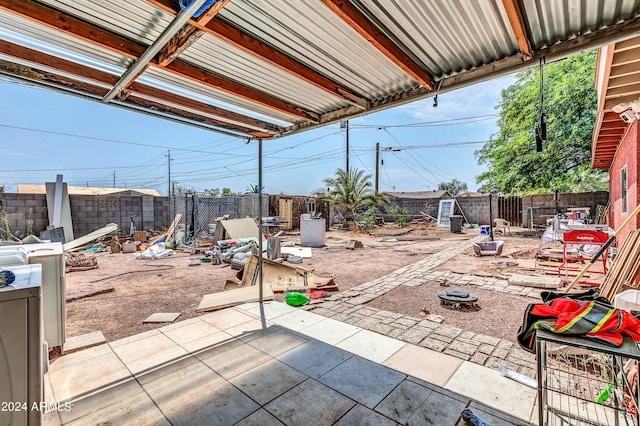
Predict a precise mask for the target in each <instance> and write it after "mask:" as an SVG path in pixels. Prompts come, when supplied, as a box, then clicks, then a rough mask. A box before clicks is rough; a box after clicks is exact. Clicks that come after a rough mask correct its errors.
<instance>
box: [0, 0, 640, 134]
mask: <svg viewBox="0 0 640 426" xmlns="http://www.w3.org/2000/svg"><path fill="white" fill-rule="evenodd" d="M43 5H46V7H44V6H43ZM52 11H53V13H52ZM639 11H640V0H565V1H562V2H560V1H557V2H554V1H546V2H540V1H538V0H513V1H512V2H509V1H503V0H469V1H466V2H451V1H445V0H433V1H424V0H403V1H394V0H343V1H337V0H277V1H273V0H231V1H229V2H225V3H224V5H223V7H222V9H221V10H220V11H219V12H218V15H217V16H216V17H213V21H212V22H211V23H212V24H214V25H213V27H209V26H206V24H205V23H202V22H199V23H197V22H195V21H193V20H192V21H190V22H189V23H188V24H187V25H188V26H192V27H188V28H192V31H194V32H196V33H200V34H199V35H200V38H199V39H197V41H194V40H195V39H193V40H190V43H187V44H186V45H185V46H188V47H186V48H185V49H184V50H183V49H182V48H180V46H181V44H182V43H183V42H184V40H178V39H174V40H172V42H171V43H170V44H171V45H172V46H174V47H176V48H177V50H176V55H175V56H176V57H175V58H174V60H175V61H177V63H173V64H172V63H170V61H171V59H170V60H169V61H168V62H159V61H158V60H157V59H152V60H151V62H150V66H149V67H148V68H147V69H146V70H145V71H144V73H143V74H142V76H143V77H142V80H143V81H144V82H145V83H146V84H150V85H151V86H154V87H157V86H162V89H163V90H164V91H166V92H169V93H172V94H174V95H178V98H176V97H175V96H168V97H167V99H166V100H164V101H163V100H162V99H160V102H166V103H170V104H171V105H172V106H173V107H174V109H173V110H172V112H169V113H170V114H173V116H175V117H176V119H179V120H184V119H185V118H186V119H187V120H192V119H193V118H194V117H195V118H196V120H195V121H196V122H200V123H201V124H199V125H204V126H205V127H207V128H213V129H217V128H218V127H216V126H214V124H212V122H211V121H209V122H207V120H198V119H197V114H199V113H201V114H202V116H203V117H206V116H207V115H208V114H211V108H206V107H203V105H200V106H199V108H201V111H200V112H199V110H198V108H194V106H193V103H190V102H188V101H187V100H186V99H187V98H188V96H189V95H188V94H189V93H191V94H194V93H196V94H199V95H198V98H199V99H198V100H199V101H200V102H203V103H204V104H208V105H213V106H215V107H217V108H222V109H226V110H228V111H231V113H229V114H225V113H224V111H218V112H217V113H219V114H220V116H221V117H223V116H234V114H235V113H239V114H242V115H245V116H246V117H247V118H248V119H247V120H241V122H245V123H246V125H247V126H249V128H255V127H256V126H257V128H259V129H262V128H264V129H265V131H264V132H262V131H258V132H249V133H248V134H253V135H259V136H258V137H268V136H269V135H272V134H273V133H272V132H273V131H274V130H273V126H272V125H271V124H270V123H273V124H276V125H277V126H283V127H284V128H280V129H277V131H276V134H275V135H276V136H278V135H282V134H288V133H291V132H296V131H301V130H304V129H307V128H312V127H315V126H319V125H324V124H328V123H332V122H336V121H341V120H345V119H348V118H349V117H353V116H356V115H361V114H364V113H368V112H373V111H377V110H380V109H382V108H388V107H390V106H394V105H401V104H403V103H406V102H409V101H412V100H418V99H422V98H424V97H427V96H433V95H435V93H436V90H435V89H436V88H439V89H438V90H440V91H441V92H444V91H449V90H453V89H455V88H457V87H461V86H464V85H468V84H471V83H473V82H478V81H482V80H484V79H487V78H490V77H491V76H492V75H500V74H502V73H507V72H513V71H516V70H518V69H524V68H527V67H532V66H536V65H537V59H538V58H539V57H542V56H544V57H546V58H547V59H548V61H551V60H557V59H559V58H562V57H564V56H566V55H568V54H570V53H572V52H574V51H578V50H585V49H588V48H590V47H596V46H599V45H603V44H606V43H611V42H615V41H619V40H621V39H622V38H624V37H630V36H633V35H634V33H637V32H638V31H640V18H639V17H638V16H639ZM179 12H180V9H179V7H178V3H177V1H174V0H111V1H99V2H96V1H94V0H41V1H34V0H23V1H19V2H18V1H15V0H0V44H2V43H3V42H2V40H3V39H4V40H7V41H9V42H10V43H9V44H7V43H6V42H5V43H4V44H2V48H3V49H5V50H0V55H3V56H2V58H3V61H4V62H2V63H0V72H2V73H3V74H5V75H9V76H10V77H15V78H20V79H30V80H31V81H34V82H36V83H40V84H43V85H47V86H51V84H58V89H59V90H67V88H66V87H65V84H64V83H63V80H62V79H59V80H58V82H56V79H55V78H54V79H53V80H52V81H53V83H52V81H39V80H38V78H39V77H38V74H37V73H31V74H29V73H22V74H20V73H19V71H16V69H15V68H12V67H11V66H10V65H9V64H10V63H11V57H12V52H16V51H17V50H16V49H15V45H16V44H17V45H21V46H28V47H29V48H31V49H36V50H41V51H43V52H45V53H49V54H53V55H57V56H60V57H62V58H65V59H67V60H71V61H74V62H77V63H78V64H82V65H85V66H90V67H93V68H96V69H100V70H109V72H111V73H114V72H115V73H118V74H120V73H121V72H123V70H124V69H125V68H126V67H128V66H130V64H131V63H132V59H131V58H130V56H134V57H137V56H138V55H140V54H141V53H142V52H143V51H144V49H145V48H147V47H149V46H150V45H152V44H154V43H155V42H156V40H157V39H158V36H159V35H160V34H161V33H162V32H163V31H164V30H165V28H167V27H168V26H169V25H170V24H171V22H173V20H174V19H175V15H177V14H178V13H179ZM56 14H57V15H56ZM514 15H515V16H521V17H522V21H523V23H522V26H521V25H520V24H519V21H518V20H517V19H516V20H514V19H513V17H514ZM363 23H364V25H361V24H363ZM194 25H195V26H194ZM224 25H227V26H230V27H232V29H233V31H235V32H237V33H239V35H240V37H241V40H233V37H237V35H235V34H236V33H233V31H232V33H233V34H232V35H231V37H230V38H229V39H227V38H225V37H226V36H225V37H222V38H221V37H220V36H218V35H216V28H219V27H220V26H224ZM520 28H522V31H521V30H520ZM2 29H4V30H6V31H1V30H2ZM74 31H75V32H76V33H75V34H74V33H73V32H74ZM17 34H19V35H23V36H27V37H28V38H22V39H21V37H20V36H16V35H17ZM34 40H39V41H40V42H42V43H40V44H39V43H38V42H34ZM523 40H525V42H524V43H523ZM527 40H528V43H529V44H530V47H531V52H530V53H531V56H529V55H523V54H522V53H521V52H520V50H521V49H522V50H529V47H526V45H527V42H526V41H527ZM245 42H246V43H245ZM243 44H244V46H243V47H239V45H243ZM52 46H56V48H53V47H52ZM523 46H524V47H523ZM549 46H552V47H549ZM12 49H13V50H12ZM60 49H62V50H60ZM119 50H120V52H119ZM69 52H73V54H70V53H69ZM13 54H14V57H15V58H16V59H15V60H14V62H15V63H22V62H24V59H22V58H23V57H22V56H20V55H19V54H16V53H13ZM278 58H280V59H284V62H286V63H283V62H279V59H278ZM32 60H33V61H36V62H37V61H38V58H37V57H35V58H33V59H32ZM167 64H168V65H167ZM44 65H46V64H43V65H41V66H44ZM287 67H291V68H287ZM36 68H37V67H36ZM54 71H55V69H54ZM83 71H84V72H85V74H86V73H87V69H86V68H85V69H84V70H83ZM59 73H60V75H65V78H66V76H67V74H72V73H73V67H68V66H66V68H64V67H62V68H61V69H60V70H59ZM65 73H67V74H65ZM147 77H148V78H147ZM80 80H81V78H80ZM106 80H109V81H111V80H113V79H105V81H106ZM434 81H435V82H436V84H433V82H434ZM109 84H113V83H109ZM421 84H422V85H421ZM124 86H125V87H126V83H125V84H124ZM432 86H434V87H432ZM75 87H79V88H81V87H82V85H77V86H75ZM118 88H119V87H118ZM129 89H130V88H127V89H125V91H124V92H121V93H119V94H118V96H117V97H116V98H115V100H114V102H118V103H119V104H120V105H128V106H129V107H133V108H143V109H145V111H146V112H148V113H151V114H166V113H167V111H166V108H165V109H164V110H163V108H160V109H158V105H157V103H154V102H158V101H157V100H154V101H153V102H146V103H145V102H143V103H142V104H140V103H136V102H134V101H133V100H130V99H128V98H127V96H128V94H129V93H130V91H129ZM87 90H88V89H87ZM145 90H146V89H145ZM94 92H95V90H94ZM148 92H149V91H148V90H147V93H148ZM134 95H136V99H138V100H140V99H142V98H144V99H147V100H148V99H150V98H154V96H153V95H148V94H147V95H145V94H144V93H142V94H141V93H138V94H135V93H134ZM92 96H94V97H95V93H94V94H93V95H92ZM145 96H147V97H145ZM148 96H150V97H148ZM160 96H162V95H160ZM180 96H182V97H183V101H182V102H184V106H182V107H181V104H180V102H181V101H180V99H179V97H180ZM185 96H186V97H187V98H185ZM154 99H157V98H154ZM176 107H177V109H175V108H176ZM180 108H183V111H182V112H184V114H182V115H181V111H180ZM160 110H163V112H161V111H160ZM194 114H195V116H194ZM236 118H237V117H236ZM256 119H257V120H256ZM225 120H227V122H228V121H229V119H228V118H226V119H223V121H225ZM202 123H205V124H202ZM207 123H208V124H207ZM265 123H266V124H265ZM261 126H263V127H261ZM235 131H237V128H236V130H235Z"/></svg>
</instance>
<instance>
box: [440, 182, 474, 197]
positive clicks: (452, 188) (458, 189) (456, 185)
mask: <svg viewBox="0 0 640 426" xmlns="http://www.w3.org/2000/svg"><path fill="white" fill-rule="evenodd" d="M438 189H439V190H442V191H447V192H448V193H449V194H451V195H453V196H456V195H458V194H460V193H462V192H465V191H466V190H467V189H469V188H468V187H467V183H466V182H461V181H459V180H458V179H455V178H454V179H451V180H450V181H449V182H440V183H439V184H438Z"/></svg>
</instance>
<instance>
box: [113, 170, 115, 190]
mask: <svg viewBox="0 0 640 426" xmlns="http://www.w3.org/2000/svg"><path fill="white" fill-rule="evenodd" d="M113 187H114V188H115V187H116V171H115V170H114V171H113Z"/></svg>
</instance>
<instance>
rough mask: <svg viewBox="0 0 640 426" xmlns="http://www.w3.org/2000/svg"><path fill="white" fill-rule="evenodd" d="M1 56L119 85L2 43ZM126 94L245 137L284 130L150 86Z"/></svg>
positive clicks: (140, 85) (101, 73)
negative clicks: (237, 129)
mask: <svg viewBox="0 0 640 426" xmlns="http://www.w3.org/2000/svg"><path fill="white" fill-rule="evenodd" d="M0 53H2V54H4V55H7V56H11V57H13V58H17V59H18V60H20V61H24V62H28V63H32V64H38V65H42V66H44V67H46V68H48V69H53V70H57V71H60V72H62V73H65V74H68V75H74V76H77V77H79V78H81V79H84V80H90V81H95V82H97V83H99V84H101V85H104V86H113V85H114V84H115V83H116V82H117V81H118V76H116V75H113V74H111V73H108V72H105V71H101V70H97V69H95V68H91V67H89V66H86V65H81V64H77V63H75V62H72V61H69V60H67V59H63V58H59V57H57V56H53V55H49V54H46V53H42V52H39V51H37V50H34V49H30V48H28V47H24V46H20V45H17V44H15V43H11V42H9V41H5V40H0ZM128 91H129V92H130V93H132V94H134V95H135V94H139V95H140V96H142V97H144V98H147V99H152V100H156V101H158V102H169V103H171V104H173V105H175V106H181V107H184V108H186V109H190V110H192V111H195V112H197V113H202V114H205V115H208V116H213V117H219V118H222V119H224V120H230V121H231V122H230V123H227V124H228V125H229V126H237V125H238V124H240V125H242V124H244V125H247V126H251V127H255V128H256V129H257V130H253V129H250V128H244V129H243V132H246V133H251V132H252V131H257V132H260V133H261V134H269V133H281V132H282V131H283V130H284V128H283V127H281V126H277V125H275V124H272V123H269V122H266V121H263V120H258V119H253V118H251V117H247V116H244V115H242V114H238V113H235V112H232V111H227V110H224V109H222V108H218V107H214V106H211V105H208V104H206V103H204V102H200V101H197V100H194V99H190V98H187V97H184V96H180V95H176V94H174V93H171V92H167V91H166V90H163V89H159V88H156V87H153V86H149V85H146V84H143V83H140V82H133V83H131V85H130V86H129V88H128ZM220 123H221V124H225V122H224V121H222V120H220Z"/></svg>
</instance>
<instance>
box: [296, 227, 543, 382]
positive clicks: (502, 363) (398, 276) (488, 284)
mask: <svg viewBox="0 0 640 426" xmlns="http://www.w3.org/2000/svg"><path fill="white" fill-rule="evenodd" d="M486 238H487V237H486V236H483V235H480V236H477V237H475V238H472V239H470V240H465V241H461V242H459V243H457V244H454V245H452V246H451V247H448V248H447V249H445V250H442V251H439V252H438V253H435V254H433V255H431V256H428V257H426V258H425V259H423V260H421V261H419V262H416V263H413V264H411V265H408V266H405V267H403V268H400V269H398V270H396V271H393V272H392V273H390V274H388V275H385V276H384V277H380V278H378V279H375V280H372V281H369V282H366V283H364V284H360V285H358V286H356V287H353V288H351V289H349V290H347V291H344V292H342V293H339V295H338V297H337V298H335V299H333V300H331V299H326V301H325V302H324V303H321V304H311V305H307V306H305V307H304V309H307V310H309V311H311V312H313V313H317V314H319V315H323V316H326V317H329V318H332V319H335V320H338V321H344V322H346V323H348V324H353V325H355V326H358V327H361V328H364V329H367V330H371V331H375V332H377V333H380V334H384V335H386V336H389V337H393V338H396V339H399V340H402V341H405V342H408V343H412V344H415V345H418V346H421V347H425V348H428V349H431V350H433V351H437V352H442V353H445V354H447V355H452V356H454V357H456V358H460V359H462V360H465V361H470V362H473V363H476V364H479V365H484V366H487V367H490V368H493V369H496V370H499V369H500V368H507V369H510V370H513V371H516V372H518V373H521V374H524V375H526V376H529V377H531V378H535V374H536V370H535V357H534V356H533V355H532V354H530V353H529V352H526V351H524V350H522V349H520V348H519V347H518V345H517V344H515V343H513V342H512V341H509V340H504V339H498V338H496V337H493V336H487V335H483V334H478V333H473V332H471V331H464V330H461V329H459V328H456V327H451V326H449V325H446V324H438V323H434V322H431V321H427V320H421V319H418V318H415V317H410V316H406V315H402V314H398V313H394V312H389V311H384V310H381V309H377V308H373V307H370V306H367V305H366V303H367V302H370V301H371V300H373V299H375V298H377V297H380V296H382V295H383V294H385V293H387V292H389V291H391V290H393V289H395V288H397V287H399V286H402V285H405V286H412V287H415V286H419V285H422V284H424V283H425V282H434V281H438V280H445V279H446V280H447V282H448V283H450V284H454V285H455V284H458V285H473V286H478V287H480V288H483V289H486V290H491V291H497V292H501V293H505V294H518V295H521V296H525V297H531V300H532V303H533V302H536V301H539V300H540V290H538V289H535V288H530V287H520V286H516V285H509V284H508V283H507V281H506V280H504V279H500V278H494V277H479V276H475V275H470V274H456V273H453V272H442V271H435V270H434V269H435V268H436V267H438V266H439V265H441V264H442V263H444V262H446V261H447V260H449V259H451V258H452V257H453V256H455V255H456V254H458V253H460V252H462V251H464V250H466V249H468V248H469V247H471V246H472V244H473V243H474V242H480V241H484V240H486Z"/></svg>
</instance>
